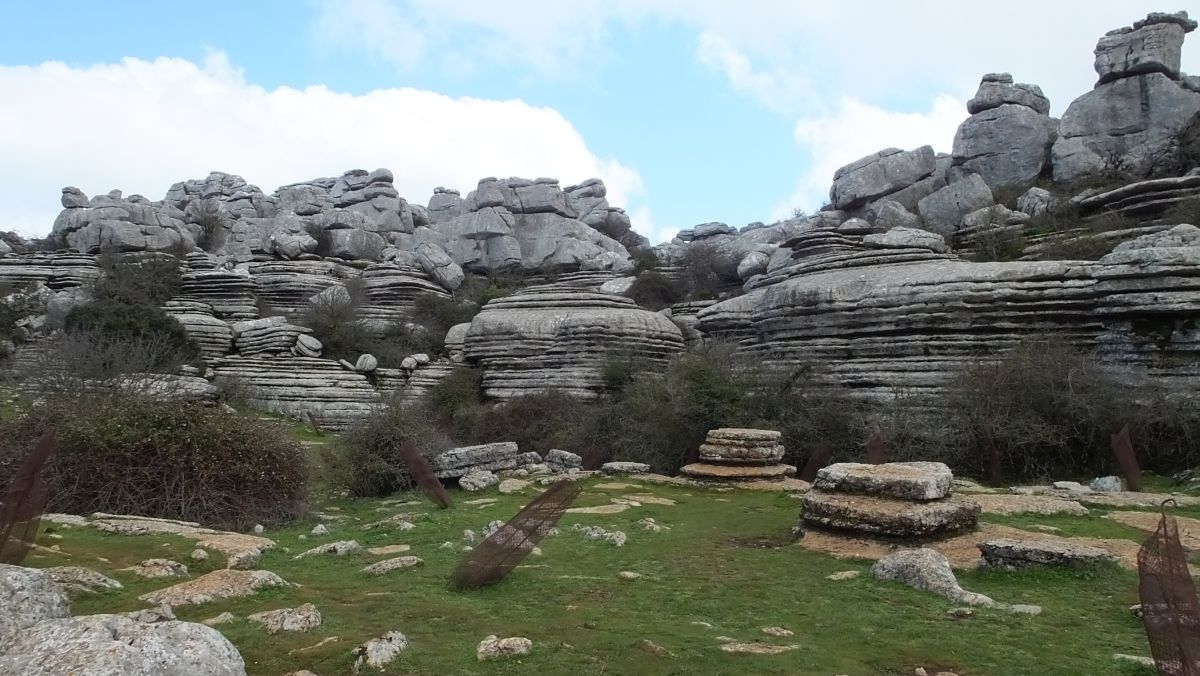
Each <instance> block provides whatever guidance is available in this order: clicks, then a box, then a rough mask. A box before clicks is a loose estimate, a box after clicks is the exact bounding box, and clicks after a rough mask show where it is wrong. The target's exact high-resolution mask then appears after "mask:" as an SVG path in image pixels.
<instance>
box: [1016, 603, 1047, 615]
mask: <svg viewBox="0 0 1200 676" xmlns="http://www.w3.org/2000/svg"><path fill="white" fill-rule="evenodd" d="M1008 612H1010V613H1012V614H1013V615H1041V614H1042V607H1041V606H1035V605H1031V604H1027V603H1015V604H1013V605H1010V606H1008Z"/></svg>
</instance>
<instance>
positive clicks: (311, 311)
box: [299, 280, 445, 368]
mask: <svg viewBox="0 0 1200 676" xmlns="http://www.w3.org/2000/svg"><path fill="white" fill-rule="evenodd" d="M344 287H345V289H346V293H344V294H338V293H325V294H321V295H318V296H317V297H316V298H315V299H313V300H311V301H309V303H308V306H307V308H306V309H305V310H304V312H303V313H302V314H301V316H300V317H299V321H300V323H301V324H303V325H304V326H307V327H309V328H310V329H312V330H313V335H314V336H315V337H316V338H317V340H320V341H321V345H322V346H323V350H322V355H323V356H325V357H326V358H327V359H345V360H347V361H349V362H354V361H355V360H356V359H358V357H359V356H360V355H363V354H371V355H374V356H375V358H376V359H378V360H379V365H380V366H382V367H384V368H399V366H400V362H402V361H403V360H404V358H405V357H408V356H410V355H413V354H416V353H419V352H425V353H428V354H438V353H440V352H441V351H442V345H443V343H444V337H445V334H444V333H443V334H441V335H440V336H439V335H436V334H435V333H433V332H431V331H429V330H427V329H425V328H424V327H422V326H419V325H411V326H410V325H408V324H405V323H403V322H393V323H391V324H389V325H388V326H386V327H384V328H383V329H382V330H380V329H378V328H375V327H371V326H369V325H368V324H367V323H366V322H364V321H363V320H362V318H361V312H360V309H359V308H360V307H361V305H362V304H363V303H364V302H365V300H366V292H365V290H364V289H363V286H362V284H361V282H359V281H358V280H348V281H347V282H346V283H345V284H344Z"/></svg>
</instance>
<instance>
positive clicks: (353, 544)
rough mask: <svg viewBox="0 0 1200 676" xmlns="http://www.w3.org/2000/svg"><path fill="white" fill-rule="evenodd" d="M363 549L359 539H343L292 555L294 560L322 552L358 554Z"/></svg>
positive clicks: (342, 554)
mask: <svg viewBox="0 0 1200 676" xmlns="http://www.w3.org/2000/svg"><path fill="white" fill-rule="evenodd" d="M361 551H362V545H360V544H358V541H357V540H342V541H339V542H329V543H326V544H323V545H320V546H318V547H313V548H312V549H310V550H308V551H306V552H302V553H300V554H297V555H296V556H293V557H292V560H298V559H303V558H306V557H309V556H317V555H320V554H334V555H337V556H346V555H347V554H358V553H359V552H361Z"/></svg>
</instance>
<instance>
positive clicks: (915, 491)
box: [801, 462, 979, 540]
mask: <svg viewBox="0 0 1200 676" xmlns="http://www.w3.org/2000/svg"><path fill="white" fill-rule="evenodd" d="M953 481H954V477H953V475H952V474H951V473H950V468H949V467H947V466H946V465H944V464H942V463H940V462H898V463H885V464H882V465H864V464H858V463H836V464H833V465H829V466H828V467H825V468H823V469H821V470H820V471H819V472H817V478H816V480H815V481H814V482H813V485H812V490H810V491H809V492H808V493H807V494H806V495H805V496H804V512H803V514H802V515H801V527H802V528H819V529H829V530H838V531H847V532H850V533H856V534H860V535H869V536H887V537H896V538H905V539H908V540H921V539H929V538H934V537H938V536H942V535H947V534H951V533H955V532H958V531H962V530H968V529H972V528H974V527H975V524H976V522H977V520H978V518H979V505H976V504H973V503H968V502H959V501H957V500H954V499H953V498H951V497H950V492H951V486H952V484H953Z"/></svg>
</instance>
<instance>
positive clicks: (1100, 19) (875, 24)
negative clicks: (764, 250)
mask: <svg viewBox="0 0 1200 676" xmlns="http://www.w3.org/2000/svg"><path fill="white" fill-rule="evenodd" d="M316 2H317V5H318V7H320V8H321V9H322V11H321V18H320V19H319V20H318V22H317V23H316V26H317V34H318V37H320V38H321V39H323V40H325V41H326V42H329V43H330V44H339V45H342V46H344V47H350V48H358V49H368V50H371V51H372V52H374V53H375V54H376V55H377V56H379V57H380V58H383V59H384V60H387V61H390V62H392V63H394V64H396V65H397V66H399V67H402V68H413V67H417V66H418V65H420V66H426V65H431V66H435V67H436V66H439V65H440V66H444V67H446V68H447V69H450V70H452V66H453V64H455V63H471V62H475V61H478V60H480V59H485V58H491V59H499V60H500V62H501V63H502V64H504V66H506V67H509V68H525V69H530V70H532V71H534V72H538V73H541V74H542V75H544V76H546V77H550V78H554V77H561V76H562V75H563V74H564V73H568V74H569V73H577V74H586V73H587V72H589V71H590V70H594V69H595V68H596V67H597V62H602V61H603V59H604V58H605V56H606V52H605V38H606V37H607V36H608V35H610V33H611V32H612V31H614V30H619V29H621V28H637V27H642V26H646V25H652V24H655V23H659V24H674V25H681V26H684V27H687V28H689V29H692V30H693V31H694V32H695V34H696V36H697V37H696V45H695V58H696V60H697V63H698V64H700V65H701V66H703V67H706V68H708V69H710V70H711V71H712V72H714V73H717V74H719V75H721V76H722V77H723V78H724V79H725V80H726V81H727V83H728V84H729V86H730V88H731V89H732V90H734V91H737V92H739V93H741V94H743V95H746V96H748V97H751V98H753V99H754V100H755V101H757V102H758V103H760V104H762V105H763V106H765V107H767V108H769V109H771V110H773V111H776V112H778V113H780V114H785V115H789V116H792V117H794V118H795V119H796V124H795V134H794V139H793V140H794V141H795V143H796V146H795V148H794V150H793V152H797V153H799V154H800V155H801V156H802V157H804V158H806V159H807V161H808V162H807V164H808V166H807V169H805V170H804V171H803V175H802V176H800V177H798V181H797V187H796V190H795V192H794V193H793V194H792V195H789V196H786V197H781V199H780V201H779V202H778V204H776V205H775V207H774V210H773V213H772V215H773V216H775V217H778V216H780V215H783V214H785V213H787V212H790V211H791V209H792V207H794V206H802V207H804V208H807V209H813V208H816V207H818V206H819V205H820V204H821V202H822V201H823V200H824V199H825V195H824V193H825V192H827V190H828V187H829V183H830V182H831V179H832V173H833V170H835V169H836V168H837V167H839V166H841V165H843V164H845V163H847V162H851V161H853V160H855V159H857V158H859V157H861V156H863V155H866V154H868V153H871V152H874V151H876V150H879V149H881V148H885V147H889V146H895V147H902V148H910V147H914V146H919V145H924V144H931V145H933V146H934V147H935V149H937V150H940V151H949V150H950V145H951V140H952V138H953V134H954V129H955V128H956V127H957V125H958V124H959V123H960V122H961V121H962V120H963V119H965V118H966V115H967V113H966V109H965V106H963V105H962V102H964V101H965V100H966V99H967V98H969V97H970V96H971V94H972V93H973V92H974V90H975V87H976V85H977V84H978V82H979V77H980V76H981V75H982V74H984V73H987V72H994V71H1008V72H1011V73H1012V74H1013V75H1014V76H1015V78H1016V79H1017V81H1019V82H1031V83H1035V84H1038V85H1040V86H1041V87H1042V89H1043V90H1044V91H1045V93H1046V94H1047V95H1048V96H1049V97H1050V100H1051V104H1052V111H1051V112H1052V114H1054V115H1061V114H1062V111H1063V110H1065V109H1066V106H1067V105H1068V104H1069V103H1070V101H1071V100H1072V99H1074V98H1076V97H1078V96H1079V95H1081V94H1083V93H1084V92H1086V91H1087V90H1088V89H1090V88H1091V87H1092V85H1093V84H1094V82H1095V79H1096V76H1095V73H1094V72H1093V70H1092V68H1091V52H1092V48H1093V47H1094V46H1095V43H1096V39H1097V38H1098V37H1099V36H1101V35H1103V34H1104V33H1105V32H1106V31H1108V30H1110V29H1113V28H1117V27H1120V26H1123V25H1127V24H1129V23H1131V22H1132V21H1134V20H1136V19H1138V18H1140V17H1142V16H1144V15H1145V14H1146V13H1147V12H1150V11H1160V10H1172V9H1176V8H1175V7H1163V6H1162V3H1161V1H1160V0H1094V1H1093V2H1089V3H1087V4H1086V6H1083V5H1080V4H1078V3H1047V2H1044V1H1043V0H1011V1H1010V2H1007V3H991V4H981V3H964V2H957V1H954V0H914V1H913V2H900V3H881V2H878V1H877V0H811V1H806V2H791V3H785V2H777V1H775V0H748V1H747V2H739V3H730V2H727V1H726V0H609V1H608V2H604V3H592V4H589V5H587V10H586V11H585V12H584V11H562V10H561V9H559V4H558V3H556V2H553V0H513V1H512V2H507V3H494V2H490V1H487V0H460V1H458V2H454V3H444V2H440V1H438V0H352V1H351V2H349V3H346V2H343V1H342V0H316ZM393 14H394V15H395V16H402V17H404V18H405V23H404V24H403V27H402V29H401V30H394V31H392V30H388V29H387V27H388V26H392V25H399V22H396V21H388V20H372V18H373V17H380V16H390V15H393ZM354 15H359V16H360V19H361V20H359V21H358V23H359V24H361V25H362V28H361V29H360V30H353V29H352V28H347V24H352V23H354V22H355V21H356V20H355V19H354V18H353V16H354ZM406 37H412V38H413V39H412V40H411V41H405V38H406ZM1192 39H1193V40H1195V39H1196V38H1195V37H1194V36H1193V37H1192ZM413 44H423V45H424V46H425V48H423V49H419V50H414V49H409V48H408V47H411V45H413ZM398 45H405V46H406V47H405V48H404V49H403V51H398V49H399V48H398V47H397V46H398ZM434 46H436V48H433V47H434ZM1183 66H1184V70H1185V71H1189V72H1200V49H1196V48H1195V47H1194V45H1193V48H1191V49H1188V50H1185V54H1184V64H1183ZM952 104H953V105H952ZM780 152H788V151H787V149H786V146H781V148H780Z"/></svg>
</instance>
